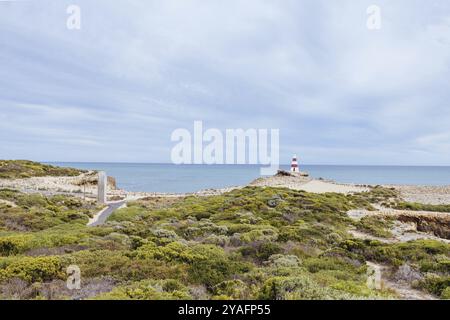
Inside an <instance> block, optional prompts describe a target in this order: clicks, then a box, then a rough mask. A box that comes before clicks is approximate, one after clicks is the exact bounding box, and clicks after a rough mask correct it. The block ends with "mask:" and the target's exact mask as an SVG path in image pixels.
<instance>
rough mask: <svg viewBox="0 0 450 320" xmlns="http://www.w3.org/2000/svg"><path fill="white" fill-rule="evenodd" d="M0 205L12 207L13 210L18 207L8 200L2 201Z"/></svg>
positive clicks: (0, 200)
mask: <svg viewBox="0 0 450 320" xmlns="http://www.w3.org/2000/svg"><path fill="white" fill-rule="evenodd" d="M0 203H3V204H6V205H7V206H10V207H13V208H16V207H17V205H16V204H15V203H14V202H11V201H8V200H2V199H0Z"/></svg>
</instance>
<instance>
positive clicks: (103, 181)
mask: <svg viewBox="0 0 450 320" xmlns="http://www.w3.org/2000/svg"><path fill="white" fill-rule="evenodd" d="M107 184H108V178H107V176H106V172H105V171H99V173H98V185H97V190H98V196H97V200H98V202H99V203H102V204H105V203H106V187H107Z"/></svg>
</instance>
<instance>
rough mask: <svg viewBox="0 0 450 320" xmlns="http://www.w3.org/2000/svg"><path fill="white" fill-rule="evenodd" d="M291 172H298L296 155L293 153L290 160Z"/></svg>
mask: <svg viewBox="0 0 450 320" xmlns="http://www.w3.org/2000/svg"><path fill="white" fill-rule="evenodd" d="M291 172H299V169H298V162H297V155H296V154H294V156H293V157H292V161H291Z"/></svg>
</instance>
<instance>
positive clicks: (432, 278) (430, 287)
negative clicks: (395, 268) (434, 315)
mask: <svg viewBox="0 0 450 320" xmlns="http://www.w3.org/2000/svg"><path fill="white" fill-rule="evenodd" d="M416 286H417V287H418V288H421V289H425V290H426V291H428V292H430V293H432V294H434V295H436V296H438V297H439V296H441V295H445V294H446V293H445V292H444V291H445V290H448V288H450V276H440V275H437V274H432V273H429V274H427V275H426V276H425V279H423V280H420V281H418V283H417V285H416Z"/></svg>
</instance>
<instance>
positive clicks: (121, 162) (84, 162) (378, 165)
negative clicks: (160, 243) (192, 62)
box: [38, 161, 450, 167]
mask: <svg viewBox="0 0 450 320" xmlns="http://www.w3.org/2000/svg"><path fill="white" fill-rule="evenodd" d="M38 162H42V163H50V164H51V163H53V164H57V163H61V164H64V163H83V164H89V163H93V164H142V165H145V164H147V165H175V166H258V167H265V166H268V165H264V164H237V163H236V164H206V163H202V164H196V163H191V164H173V163H171V162H127V161H109V162H108V161H38ZM279 165H280V166H290V165H291V164H290V163H280V164H279ZM301 166H330V167H332V166H335V167H337V166H349V167H350V166H351V167H450V165H404V164H315V163H314V164H311V163H304V164H300V167H301Z"/></svg>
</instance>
